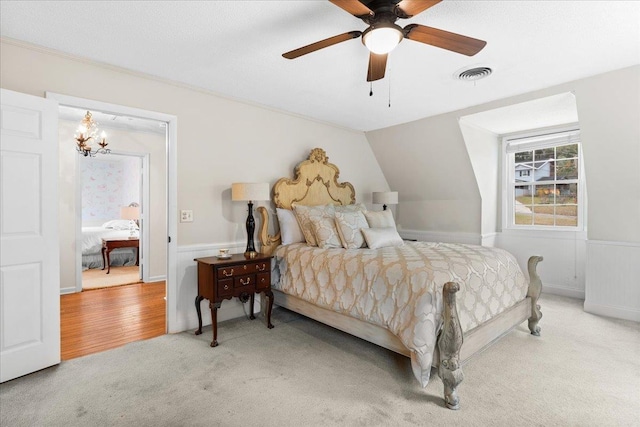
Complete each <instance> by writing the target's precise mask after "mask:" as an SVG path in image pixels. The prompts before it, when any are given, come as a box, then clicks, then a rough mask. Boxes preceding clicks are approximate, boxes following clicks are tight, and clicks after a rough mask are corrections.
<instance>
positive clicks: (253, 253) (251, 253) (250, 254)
mask: <svg viewBox="0 0 640 427" xmlns="http://www.w3.org/2000/svg"><path fill="white" fill-rule="evenodd" d="M257 256H258V252H256V251H247V252H245V253H244V257H245V258H247V259H253V258H255V257H257Z"/></svg>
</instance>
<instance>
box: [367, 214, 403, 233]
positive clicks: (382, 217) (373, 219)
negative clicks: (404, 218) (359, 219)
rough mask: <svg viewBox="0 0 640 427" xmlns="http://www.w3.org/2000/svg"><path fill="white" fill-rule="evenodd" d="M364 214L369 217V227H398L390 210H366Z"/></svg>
mask: <svg viewBox="0 0 640 427" xmlns="http://www.w3.org/2000/svg"><path fill="white" fill-rule="evenodd" d="M364 216H365V217H366V218H367V222H368V223H369V227H371V228H382V227H393V228H394V229H395V228H396V222H395V221H394V220H393V214H392V213H391V211H390V210H386V211H377V212H365V213H364Z"/></svg>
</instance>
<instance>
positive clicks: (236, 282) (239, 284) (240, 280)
mask: <svg viewBox="0 0 640 427" xmlns="http://www.w3.org/2000/svg"><path fill="white" fill-rule="evenodd" d="M255 285H256V276H255V275H254V274H249V275H247V276H238V277H234V278H233V287H234V288H236V289H237V288H244V287H246V286H251V287H255Z"/></svg>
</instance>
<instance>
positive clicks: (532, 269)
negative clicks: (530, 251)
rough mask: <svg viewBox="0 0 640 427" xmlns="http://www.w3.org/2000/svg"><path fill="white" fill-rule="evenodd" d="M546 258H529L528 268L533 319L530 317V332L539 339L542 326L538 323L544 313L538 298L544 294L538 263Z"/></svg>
mask: <svg viewBox="0 0 640 427" xmlns="http://www.w3.org/2000/svg"><path fill="white" fill-rule="evenodd" d="M543 259H544V258H543V257H541V256H535V255H534V256H532V257H531V258H529V263H528V268H529V290H528V291H527V296H528V297H531V317H529V330H530V331H531V335H535V336H537V337H539V336H540V326H538V322H539V321H540V319H541V318H542V312H541V311H540V305H539V304H538V298H540V294H541V293H542V280H540V276H538V272H537V270H536V268H537V266H538V263H539V262H540V261H542V260H543Z"/></svg>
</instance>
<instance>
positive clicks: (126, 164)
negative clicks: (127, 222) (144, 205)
mask: <svg viewBox="0 0 640 427" xmlns="http://www.w3.org/2000/svg"><path fill="white" fill-rule="evenodd" d="M112 156H113V155H112ZM140 164H141V159H140V158H139V157H133V156H117V158H116V157H115V156H114V157H112V158H111V159H109V158H100V159H98V158H95V157H94V158H90V157H83V158H82V161H81V163H80V172H81V173H80V176H81V177H82V221H83V223H85V222H87V223H90V224H97V223H99V222H101V221H104V222H106V221H110V220H112V219H120V208H121V207H122V206H128V205H129V203H131V202H136V203H140V202H141V200H140V182H141V179H140V169H141V167H140Z"/></svg>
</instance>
